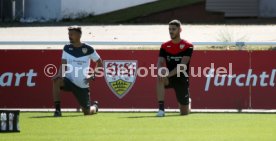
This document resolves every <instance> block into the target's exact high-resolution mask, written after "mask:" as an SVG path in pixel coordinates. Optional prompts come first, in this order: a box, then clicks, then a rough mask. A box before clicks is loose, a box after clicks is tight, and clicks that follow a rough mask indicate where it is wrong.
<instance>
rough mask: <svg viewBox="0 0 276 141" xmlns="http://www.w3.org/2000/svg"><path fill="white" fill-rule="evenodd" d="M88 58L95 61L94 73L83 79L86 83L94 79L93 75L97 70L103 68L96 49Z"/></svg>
mask: <svg viewBox="0 0 276 141" xmlns="http://www.w3.org/2000/svg"><path fill="white" fill-rule="evenodd" d="M90 59H92V60H93V62H95V68H94V70H95V71H94V74H92V75H91V76H90V77H89V78H87V79H85V80H84V82H85V83H88V82H90V81H92V80H94V79H95V75H96V73H98V71H99V70H100V69H101V68H103V61H102V59H101V57H100V55H99V54H98V53H97V52H96V50H94V52H93V53H92V54H91V55H90Z"/></svg>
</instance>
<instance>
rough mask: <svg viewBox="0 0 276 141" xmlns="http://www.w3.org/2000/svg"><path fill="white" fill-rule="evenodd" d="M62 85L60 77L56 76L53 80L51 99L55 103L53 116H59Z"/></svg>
mask: <svg viewBox="0 0 276 141" xmlns="http://www.w3.org/2000/svg"><path fill="white" fill-rule="evenodd" d="M62 86H63V80H62V78H56V79H54V80H53V99H54V103H55V108H56V110H55V113H54V116H55V117H60V116H61V108H60V87H62Z"/></svg>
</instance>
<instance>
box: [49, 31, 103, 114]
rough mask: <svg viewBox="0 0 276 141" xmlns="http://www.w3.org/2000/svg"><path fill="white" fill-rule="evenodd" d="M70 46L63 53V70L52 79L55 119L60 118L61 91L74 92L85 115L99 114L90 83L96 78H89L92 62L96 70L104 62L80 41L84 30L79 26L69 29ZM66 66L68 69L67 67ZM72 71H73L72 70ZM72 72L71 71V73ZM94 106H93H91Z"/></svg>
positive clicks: (91, 48)
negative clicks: (91, 97)
mask: <svg viewBox="0 0 276 141" xmlns="http://www.w3.org/2000/svg"><path fill="white" fill-rule="evenodd" d="M68 34H69V40H70V44H68V45H65V46H64V48H63V52H62V67H61V68H62V69H61V68H60V70H59V73H58V74H57V75H56V76H54V77H53V78H52V80H53V97H54V104H55V108H56V110H55V113H54V116H55V117H60V116H61V115H62V114H61V108H60V90H63V91H69V92H72V93H73V94H74V96H75V98H76V99H77V101H78V103H79V104H80V106H81V108H82V111H83V113H84V115H92V114H96V113H97V112H98V102H96V101H95V102H94V103H91V100H90V90H89V82H90V81H91V80H93V78H94V77H92V76H90V77H89V76H88V71H85V69H86V70H88V68H89V67H90V61H91V60H93V61H94V62H96V68H95V69H97V67H102V60H101V58H100V56H99V55H98V53H97V52H96V50H95V49H93V47H91V46H90V45H88V44H85V43H82V42H81V41H80V39H81V35H82V30H81V27H79V26H72V27H69V28H68ZM65 66H66V67H65ZM70 69H71V70H70ZM69 70H70V71H69ZM91 105H92V106H91Z"/></svg>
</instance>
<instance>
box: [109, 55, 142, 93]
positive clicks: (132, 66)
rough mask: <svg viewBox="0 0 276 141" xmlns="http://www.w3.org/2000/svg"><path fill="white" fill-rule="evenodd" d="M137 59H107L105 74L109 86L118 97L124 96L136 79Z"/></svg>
mask: <svg viewBox="0 0 276 141" xmlns="http://www.w3.org/2000/svg"><path fill="white" fill-rule="evenodd" d="M137 65H138V63H137V61H136V60H105V61H104V76H105V80H106V83H107V85H108V87H109V88H110V89H111V91H112V92H113V93H114V94H115V95H116V96H117V97H118V98H123V97H124V96H125V95H126V94H127V93H128V92H129V91H130V90H131V88H132V86H133V85H134V83H135V80H136V75H137V73H136V70H137Z"/></svg>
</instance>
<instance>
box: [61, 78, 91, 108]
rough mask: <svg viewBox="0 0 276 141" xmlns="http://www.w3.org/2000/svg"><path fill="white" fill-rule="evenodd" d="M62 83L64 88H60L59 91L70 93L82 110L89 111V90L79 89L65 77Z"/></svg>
mask: <svg viewBox="0 0 276 141" xmlns="http://www.w3.org/2000/svg"><path fill="white" fill-rule="evenodd" d="M63 83H64V86H63V87H61V88H60V89H61V90H64V91H68V92H72V93H73V94H74V96H75V97H76V99H77V101H78V103H79V104H80V106H81V107H82V108H85V109H90V106H91V100H90V91H89V88H80V87H78V86H77V85H75V84H74V83H73V82H71V81H70V80H69V79H68V78H66V77H64V78H63Z"/></svg>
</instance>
